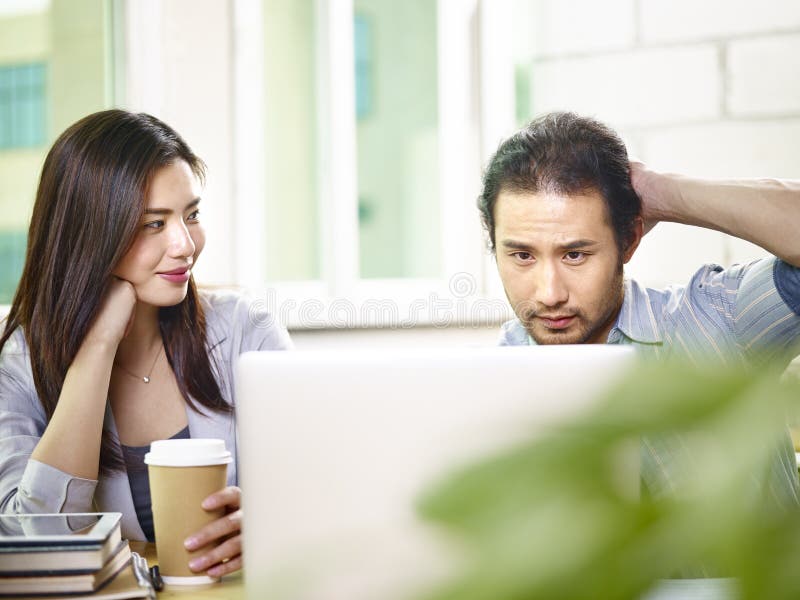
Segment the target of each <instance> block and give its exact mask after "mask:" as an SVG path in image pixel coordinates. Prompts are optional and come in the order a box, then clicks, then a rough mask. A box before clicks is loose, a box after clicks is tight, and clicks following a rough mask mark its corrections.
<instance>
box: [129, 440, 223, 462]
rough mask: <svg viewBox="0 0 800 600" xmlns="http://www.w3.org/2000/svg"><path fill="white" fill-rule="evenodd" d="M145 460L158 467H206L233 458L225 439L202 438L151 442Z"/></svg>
mask: <svg viewBox="0 0 800 600" xmlns="http://www.w3.org/2000/svg"><path fill="white" fill-rule="evenodd" d="M144 462H145V464H147V465H153V466H158V467H204V466H208V465H227V464H228V463H230V462H233V458H232V457H231V453H230V452H229V451H228V450H226V449H225V440H215V439H202V438H200V439H179V440H157V441H155V442H153V443H152V444H150V452H148V453H147V454H145V455H144Z"/></svg>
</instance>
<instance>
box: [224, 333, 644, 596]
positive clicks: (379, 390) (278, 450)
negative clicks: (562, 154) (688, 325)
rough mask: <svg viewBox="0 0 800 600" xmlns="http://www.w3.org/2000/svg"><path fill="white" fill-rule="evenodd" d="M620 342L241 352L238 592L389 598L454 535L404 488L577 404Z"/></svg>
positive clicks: (438, 563)
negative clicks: (424, 515)
mask: <svg viewBox="0 0 800 600" xmlns="http://www.w3.org/2000/svg"><path fill="white" fill-rule="evenodd" d="M634 364H635V358H634V354H633V350H632V349H631V348H625V347H620V346H605V345H591V346H589V345H584V346H546V347H545V346H541V347H526V348H483V349H435V350H431V349H426V350H409V349H403V350H347V349H343V350H330V351H296V352H252V353H247V354H245V355H243V356H242V357H241V359H240V361H239V364H238V371H237V398H238V403H239V407H238V423H239V435H240V441H239V462H240V468H241V485H242V489H243V494H244V497H243V507H244V512H245V518H244V579H245V589H246V593H247V597H248V598H252V599H256V598H258V599H261V598H275V599H283V598H286V599H289V598H291V599H292V600H339V599H342V600H394V599H395V598H397V599H400V598H409V597H410V596H413V595H414V594H415V593H416V592H417V591H420V590H424V589H427V588H428V587H430V586H431V585H433V584H435V583H436V582H437V581H440V580H442V579H443V578H446V577H448V576H449V575H450V574H452V573H453V569H455V568H457V566H458V561H459V560H460V558H461V555H460V551H459V548H458V547H457V543H456V542H455V541H454V540H453V539H450V538H448V537H447V534H446V533H445V532H443V531H439V530H437V529H436V528H435V527H434V526H433V525H430V524H427V523H426V522H423V521H422V520H420V519H419V518H418V517H417V515H416V513H415V501H416V500H417V499H418V498H419V497H420V495H421V493H422V492H423V491H424V490H426V489H428V488H429V487H430V485H431V484H433V483H435V482H437V481H439V480H440V479H441V478H442V477H443V476H445V475H446V474H448V473H451V472H453V471H454V470H456V469H458V468H459V467H461V466H464V465H467V464H469V463H471V462H472V461H474V460H476V459H479V458H480V457H482V456H485V455H486V454H487V453H491V452H494V451H497V450H500V449H502V448H504V447H506V446H510V445H512V444H513V443H514V442H517V441H520V440H521V439H523V438H526V437H527V436H530V435H532V434H535V432H536V431H541V430H542V429H543V428H547V427H548V426H551V425H552V424H553V423H554V422H556V421H558V420H560V419H564V418H566V417H567V416H568V415H571V414H575V413H576V412H577V411H580V410H581V409H584V408H585V407H587V405H588V404H590V403H592V402H593V401H595V400H597V399H598V398H599V397H601V396H602V394H603V393H604V392H605V391H606V390H607V389H608V388H609V387H610V386H611V385H612V384H613V383H614V382H615V381H616V380H617V379H618V378H619V377H620V376H622V375H623V374H624V372H625V371H627V370H628V369H631V368H633V365H634Z"/></svg>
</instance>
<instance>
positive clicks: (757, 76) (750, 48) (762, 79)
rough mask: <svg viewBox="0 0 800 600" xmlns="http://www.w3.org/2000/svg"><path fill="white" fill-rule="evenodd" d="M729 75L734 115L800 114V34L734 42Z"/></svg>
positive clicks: (731, 109)
mask: <svg viewBox="0 0 800 600" xmlns="http://www.w3.org/2000/svg"><path fill="white" fill-rule="evenodd" d="M797 5H798V6H800V1H798V2H797ZM728 78H729V81H730V95H729V97H728V110H729V111H730V113H731V114H732V115H746V116H749V115H761V114H776V113H777V114H781V113H795V114H797V113H800V35H798V34H792V35H782V36H770V37H765V38H758V39H751V40H741V41H734V42H731V43H730V45H729V46H728Z"/></svg>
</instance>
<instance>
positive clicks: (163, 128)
mask: <svg viewBox="0 0 800 600" xmlns="http://www.w3.org/2000/svg"><path fill="white" fill-rule="evenodd" d="M203 174H204V165H203V163H202V161H201V160H200V159H199V158H198V157H197V156H195V154H194V153H193V152H192V151H191V149H190V148H189V147H188V146H187V145H186V143H185V142H184V141H183V140H182V139H181V137H180V136H179V135H178V134H177V133H176V132H175V131H173V130H172V129H171V128H170V127H169V126H167V125H166V124H164V123H162V122H161V121H159V120H158V119H156V118H154V117H151V116H149V115H145V114H132V113H128V112H125V111H121V110H108V111H103V112H99V113H95V114H93V115H89V116H88V117H85V118H84V119H82V120H80V121H78V122H77V123H75V124H74V125H72V126H71V127H70V128H69V129H67V130H66V131H65V132H64V133H63V134H62V135H61V137H59V139H58V140H57V141H56V143H55V144H54V145H53V147H52V149H51V150H50V152H49V154H48V155H47V158H46V160H45V163H44V167H43V169H42V175H41V180H40V182H39V189H38V192H37V195H36V202H35V205H34V209H33V216H32V219H31V225H30V230H29V234H28V249H27V256H26V261H25V267H24V270H23V274H22V278H21V280H20V283H19V287H18V289H17V292H16V295H15V297H14V302H13V304H12V306H11V310H10V313H9V315H8V318H7V321H6V325H5V330H4V332H3V335H2V337H0V510H2V511H3V512H5V513H29V512H86V511H91V510H100V511H119V512H121V513H123V519H122V530H123V536H125V537H128V538H130V539H138V540H143V539H149V540H152V539H153V533H152V514H151V512H150V494H149V487H148V483H147V471H146V469H145V468H144V465H143V462H142V461H143V455H144V453H145V452H146V451H147V447H148V446H149V444H150V442H152V441H153V440H156V439H167V438H180V437H197V438H200V437H214V438H222V439H224V440H225V442H226V445H227V446H228V448H229V449H231V450H232V451H233V452H234V456H235V450H236V438H235V426H234V407H235V397H234V392H233V376H232V373H233V370H232V369H233V363H234V361H235V359H236V357H237V356H238V355H239V354H240V353H241V352H244V351H247V350H260V349H276V350H277V349H285V348H287V347H289V346H290V341H289V338H288V335H287V334H286V332H285V331H284V330H283V329H281V328H279V327H278V326H277V325H275V324H274V320H273V319H271V318H270V317H269V315H263V314H253V315H251V314H250V312H251V310H250V309H251V306H250V304H249V303H248V302H247V300H246V299H245V298H242V297H240V296H238V295H236V294H230V293H229V294H219V293H217V294H207V293H198V291H197V289H196V287H195V284H194V280H193V277H192V268H193V267H194V265H195V263H196V261H197V258H198V256H199V255H200V252H201V251H202V249H203V245H204V243H205V236H204V233H203V227H202V225H201V223H200V204H201V202H200V191H201V181H202V179H203ZM251 317H252V318H251ZM252 323H258V324H259V326H258V327H255V326H253V325H252ZM265 323H266V324H267V325H266V326H264V324H265ZM236 481H237V478H236V462H235V461H234V463H233V464H232V465H230V467H229V470H228V487H226V488H225V489H223V490H220V491H219V492H217V493H215V494H213V495H212V496H209V498H207V499H206V500H205V501H204V502H203V507H204V508H206V509H215V508H219V507H222V506H224V507H225V508H226V513H227V514H226V516H225V517H224V518H222V519H219V520H217V521H214V522H213V523H212V524H210V525H209V526H207V527H205V528H204V529H203V530H201V531H199V532H197V533H196V534H195V535H192V536H190V538H189V539H187V542H186V544H187V547H188V548H189V549H190V550H194V549H197V548H200V547H204V546H206V545H207V544H210V546H209V548H210V549H209V551H208V552H206V553H204V554H203V555H202V557H201V558H199V559H195V560H193V561H192V564H191V565H190V566H191V568H192V570H193V571H195V572H198V573H207V574H208V575H210V576H220V575H224V574H226V573H230V572H231V571H234V570H236V569H239V568H241V555H240V554H241V536H240V528H241V524H240V522H241V511H240V508H239V503H240V495H241V493H240V490H239V488H237V487H235V484H236ZM220 541H222V543H221V544H220V545H218V546H216V547H215V544H218V543H219V542H220Z"/></svg>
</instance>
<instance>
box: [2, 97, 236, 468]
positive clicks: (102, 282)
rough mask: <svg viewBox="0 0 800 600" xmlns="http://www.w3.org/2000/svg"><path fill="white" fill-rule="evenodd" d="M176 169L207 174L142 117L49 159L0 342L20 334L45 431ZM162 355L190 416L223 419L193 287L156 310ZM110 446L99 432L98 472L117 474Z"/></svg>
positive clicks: (84, 136) (100, 120)
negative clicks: (159, 192)
mask: <svg viewBox="0 0 800 600" xmlns="http://www.w3.org/2000/svg"><path fill="white" fill-rule="evenodd" d="M179 160H183V161H186V163H187V164H188V165H189V167H190V168H191V169H192V171H193V172H194V174H195V175H196V176H197V177H198V178H200V179H203V177H204V175H205V165H204V164H203V162H202V161H201V160H200V159H199V158H198V157H197V156H196V155H195V154H194V153H193V152H192V150H191V149H190V148H189V146H188V145H187V144H186V142H184V141H183V139H182V138H181V137H180V136H179V135H178V134H177V133H176V132H175V131H174V130H173V129H172V128H171V127H169V126H168V125H166V124H165V123H163V122H162V121H160V120H158V119H156V118H155V117H152V116H150V115H147V114H143V113H140V114H134V113H130V112H126V111H123V110H107V111H102V112H98V113H94V114H92V115H89V116H88V117H84V118H83V119H81V120H80V121H78V122H77V123H75V124H74V125H72V126H71V127H69V129H67V130H66V131H65V132H64V133H62V134H61V136H60V137H59V138H58V139H57V140H56V142H55V144H53V147H52V148H51V149H50V152H49V153H48V154H47V158H46V159H45V162H44V166H43V167H42V175H41V179H40V181H39V189H38V191H37V192H36V202H35V204H34V207H33V216H32V217H31V224H30V229H29V231H28V248H27V252H26V256H25V267H24V269H23V272H22V278H21V279H20V282H19V286H18V287H17V291H16V293H15V295H14V302H13V303H12V305H11V310H10V312H9V314H8V318H7V320H6V326H5V330H4V332H3V335H2V337H0V351H2V349H3V346H4V345H5V343H6V342H7V341H8V339H9V337H10V336H11V335H12V334H13V333H14V331H15V330H16V329H17V328H18V327H21V328H22V331H23V333H24V335H25V340H26V342H27V344H28V347H29V349H30V361H31V369H32V371H33V381H34V384H35V386H36V392H37V393H38V396H39V399H40V401H41V403H42V406H43V407H44V411H45V415H46V416H47V420H48V422H49V420H50V418H51V417H52V416H53V412H54V411H55V408H56V404H57V403H58V398H59V396H60V394H61V387H62V386H63V384H64V378H65V377H66V374H67V369H69V366H70V365H71V364H72V361H73V360H74V359H75V355H76V354H77V352H78V349H79V348H80V347H81V344H82V343H83V340H84V337H85V336H86V334H87V332H88V330H89V327H90V326H91V324H92V322H93V320H94V318H95V316H96V315H97V312H98V309H99V307H100V301H101V299H102V298H103V295H104V294H105V292H106V290H107V289H108V286H109V283H110V281H111V273H112V271H113V269H114V267H115V266H116V265H117V263H119V261H120V260H121V259H122V257H123V256H124V255H125V253H126V252H127V250H128V249H129V248H130V246H131V245H132V244H133V241H134V238H135V237H136V233H137V231H138V230H139V224H140V220H141V218H142V215H143V212H144V203H145V198H146V196H147V191H148V188H149V185H150V182H151V181H152V179H153V176H154V174H155V173H156V171H158V170H159V169H160V168H162V167H165V166H168V165H171V164H173V163H175V162H176V161H179ZM158 321H159V328H160V330H161V337H162V339H163V342H164V349H165V351H166V356H167V359H168V361H169V364H170V366H171V367H172V370H173V371H174V373H175V379H176V380H177V383H178V388H179V390H180V392H181V394H182V395H183V397H184V398H185V400H186V402H187V403H188V404H189V406H191V407H192V409H194V410H198V406H197V405H202V406H204V407H206V408H209V409H211V410H212V411H214V412H230V411H231V410H232V408H231V406H230V405H228V404H227V403H226V402H225V400H224V399H223V397H222V393H221V391H220V388H219V385H218V383H217V380H216V378H215V377H214V374H213V371H212V365H211V359H210V358H209V353H208V350H209V349H208V344H207V339H206V325H205V317H204V314H203V308H202V306H201V304H200V302H199V299H198V295H197V289H196V287H195V284H194V279H193V278H191V279H190V280H189V289H188V293H187V295H186V298H185V299H184V300H183V301H182V302H181V303H180V304H177V305H176V306H171V307H166V308H161V309H159V315H158ZM123 465H124V461H123V458H122V454H121V449H120V447H119V443H118V441H117V440H114V439H112V438H111V436H110V434H109V432H108V431H107V430H105V429H104V430H103V440H102V444H101V449H100V469H101V470H102V471H103V472H106V473H109V472H112V471H118V470H120V469H122V467H123Z"/></svg>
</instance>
